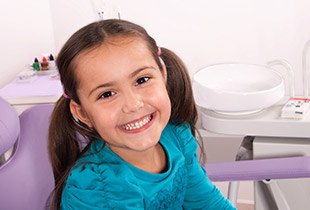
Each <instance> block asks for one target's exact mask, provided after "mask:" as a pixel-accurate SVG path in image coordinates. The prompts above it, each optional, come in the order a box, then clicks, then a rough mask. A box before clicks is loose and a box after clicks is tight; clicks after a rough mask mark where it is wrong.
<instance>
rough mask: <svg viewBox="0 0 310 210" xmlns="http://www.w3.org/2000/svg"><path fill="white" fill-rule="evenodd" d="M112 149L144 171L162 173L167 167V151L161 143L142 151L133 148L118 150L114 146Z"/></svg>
mask: <svg viewBox="0 0 310 210" xmlns="http://www.w3.org/2000/svg"><path fill="white" fill-rule="evenodd" d="M111 149H112V150H113V151H114V152H115V153H117V154H118V156H120V157H121V158H122V159H123V160H125V161H126V162H127V163H129V164H131V165H133V166H135V167H137V168H139V169H141V170H143V171H146V172H149V173H162V172H164V171H165V170H166V168H167V157H166V153H165V151H164V149H163V147H162V146H161V144H159V143H158V144H157V145H156V146H155V147H153V148H150V149H149V150H147V151H142V152H139V151H132V150H128V151H126V152H124V150H123V151H120V152H118V151H115V150H114V149H113V148H111Z"/></svg>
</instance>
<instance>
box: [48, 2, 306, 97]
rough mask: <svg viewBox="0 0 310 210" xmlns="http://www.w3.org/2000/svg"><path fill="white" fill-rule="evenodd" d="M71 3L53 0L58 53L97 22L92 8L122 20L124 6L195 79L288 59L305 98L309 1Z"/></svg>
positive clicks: (127, 15)
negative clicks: (217, 69)
mask: <svg viewBox="0 0 310 210" xmlns="http://www.w3.org/2000/svg"><path fill="white" fill-rule="evenodd" d="M65 2H66V3H64V1H61V0H53V1H51V6H52V14H53V21H54V29H55V31H54V32H55V42H56V48H57V49H59V48H60V46H62V44H63V42H64V40H65V39H66V38H67V37H68V36H69V35H71V34H72V32H73V31H75V30H76V29H77V28H79V27H80V26H82V25H84V24H86V23H88V22H91V21H93V20H95V19H96V17H95V16H94V13H93V10H92V8H91V3H94V2H95V4H96V5H99V6H97V8H99V9H102V8H103V10H105V11H108V13H109V14H108V17H117V15H116V8H117V6H118V5H119V6H120V8H121V17H122V18H123V19H128V20H131V21H134V22H136V23H138V24H141V25H142V26H144V27H145V28H146V29H147V30H148V31H149V33H150V34H151V35H153V37H154V38H155V39H156V40H157V42H158V43H159V45H160V46H165V47H169V48H171V49H172V50H174V51H175V52H177V53H178V54H179V55H180V56H181V57H182V58H183V60H184V61H185V63H186V64H187V66H188V68H189V71H190V74H191V75H192V74H193V73H194V72H196V71H197V70H199V69H201V68H202V67H204V66H207V65H210V64H214V63H219V62H229V61H233V62H246V63H257V64H265V63H266V62H267V61H270V60H273V59H277V58H282V59H286V60H287V61H289V63H290V64H291V65H292V66H293V68H294V71H295V74H296V76H295V88H296V92H297V94H300V95H301V94H302V85H301V81H302V75H301V72H302V70H301V57H302V56H301V55H302V49H303V46H304V44H305V42H306V41H307V40H308V39H310V27H309V22H310V13H309V8H310V2H309V1H308V0H234V1H231V0H218V1H212V0H196V1H185V0H169V1H167V0H157V1H143V0H131V1H127V0H114V1H113V0H89V1H86V0H79V1H73V0H70V1H69V0H68V1H65ZM68 2H69V3H68ZM73 2H74V3H73ZM111 11H112V12H111ZM59 17H62V18H59ZM279 70H280V71H282V73H283V69H281V68H280V69H279Z"/></svg>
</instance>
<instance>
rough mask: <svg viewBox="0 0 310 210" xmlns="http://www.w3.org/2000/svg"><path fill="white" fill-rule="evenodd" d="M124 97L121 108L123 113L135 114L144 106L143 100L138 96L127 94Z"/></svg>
mask: <svg viewBox="0 0 310 210" xmlns="http://www.w3.org/2000/svg"><path fill="white" fill-rule="evenodd" d="M124 97H125V100H124V104H123V107H122V111H123V112H124V113H130V112H136V111H138V110H139V109H141V108H142V107H143V106H144V103H143V100H142V98H141V96H139V95H138V94H135V93H133V92H128V93H126V95H125V96H124Z"/></svg>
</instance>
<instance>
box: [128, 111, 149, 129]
mask: <svg viewBox="0 0 310 210" xmlns="http://www.w3.org/2000/svg"><path fill="white" fill-rule="evenodd" d="M152 118H153V115H152V114H150V115H148V116H146V117H144V118H142V119H140V120H138V121H136V122H131V123H128V124H124V125H122V127H123V128H124V129H125V130H127V131H132V130H136V129H139V128H142V127H143V126H145V125H146V124H148V123H149V122H150V121H151V120H152Z"/></svg>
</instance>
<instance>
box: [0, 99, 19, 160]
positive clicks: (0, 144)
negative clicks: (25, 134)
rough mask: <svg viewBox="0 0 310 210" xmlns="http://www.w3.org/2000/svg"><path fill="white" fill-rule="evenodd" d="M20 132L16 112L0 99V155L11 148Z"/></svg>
mask: <svg viewBox="0 0 310 210" xmlns="http://www.w3.org/2000/svg"><path fill="white" fill-rule="evenodd" d="M19 132H20V124H19V117H18V114H17V112H16V110H15V109H14V108H13V107H12V106H11V105H10V104H9V103H8V102H6V101H5V100H4V99H3V98H1V97H0V155H1V154H3V153H5V152H6V151H7V150H8V149H10V148H11V147H13V145H14V144H15V142H16V141H17V139H18V136H19Z"/></svg>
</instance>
